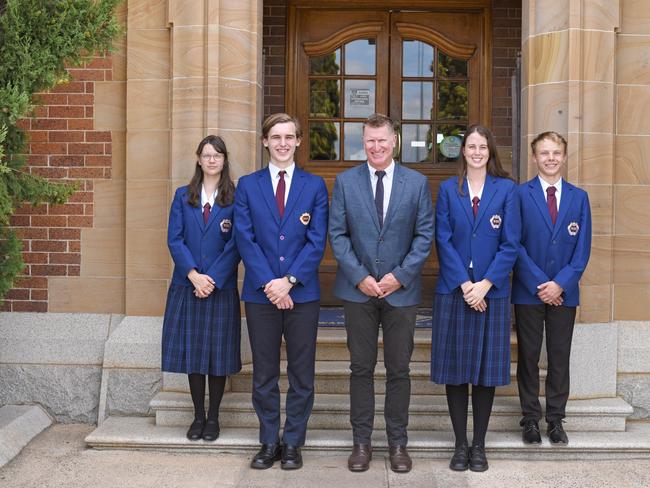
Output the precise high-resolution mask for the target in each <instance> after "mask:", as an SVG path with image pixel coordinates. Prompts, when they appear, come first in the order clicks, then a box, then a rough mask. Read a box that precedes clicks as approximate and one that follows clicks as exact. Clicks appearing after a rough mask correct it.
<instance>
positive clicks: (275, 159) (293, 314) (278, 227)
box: [235, 114, 328, 469]
mask: <svg viewBox="0 0 650 488" xmlns="http://www.w3.org/2000/svg"><path fill="white" fill-rule="evenodd" d="M301 135H302V133H301V130H300V125H299V124H298V121H297V120H296V119H294V118H293V117H291V116H289V115H287V114H274V115H271V116H269V117H268V118H267V119H266V120H265V121H264V124H263V126H262V142H263V143H264V146H265V147H266V148H267V150H268V152H269V155H270V162H269V167H268V168H265V169H262V170H260V171H257V172H255V173H252V174H250V175H248V176H244V177H243V178H241V179H240V180H239V184H238V185H237V191H236V193H235V236H236V239H237V247H238V249H239V252H240V254H241V257H242V261H243V262H244V266H245V268H246V274H245V276H244V286H243V291H242V299H243V300H244V302H246V303H245V307H246V319H247V324H248V335H249V337H250V343H251V349H252V352H253V406H254V408H255V412H256V413H257V416H258V418H259V421H260V442H261V443H262V446H261V448H260V450H259V452H258V453H257V454H256V455H255V457H254V458H253V460H252V462H251V467H252V468H255V469H266V468H270V467H271V466H272V465H273V463H274V461H277V460H279V459H282V466H281V467H282V469H299V468H301V467H302V457H301V454H300V449H299V448H300V446H302V445H303V444H304V442H305V434H306V431H307V421H308V420H309V416H310V415H311V410H312V406H313V403H314V372H315V371H314V370H315V360H316V333H317V329H318V313H319V310H320V287H319V283H318V266H319V264H320V261H321V259H322V258H323V253H324V251H325V242H326V239H327V214H328V206H327V188H326V186H325V182H324V181H323V179H322V178H320V177H318V176H315V175H312V174H310V173H307V172H305V171H302V170H300V169H299V168H298V167H297V166H296V164H295V163H294V160H293V157H294V154H295V151H296V147H297V146H298V145H299V144H300V138H301ZM283 336H284V340H285V342H286V348H287V363H288V364H287V375H288V377H289V391H288V392H287V398H286V420H285V423H284V430H283V435H282V442H280V437H279V431H280V389H279V387H278V380H279V378H280V346H281V342H282V337H283Z"/></svg>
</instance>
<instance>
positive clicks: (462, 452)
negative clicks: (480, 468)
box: [449, 442, 469, 471]
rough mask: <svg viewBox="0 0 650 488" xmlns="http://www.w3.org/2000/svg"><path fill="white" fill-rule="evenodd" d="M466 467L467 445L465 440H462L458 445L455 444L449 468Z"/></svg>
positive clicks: (460, 469) (455, 469)
mask: <svg viewBox="0 0 650 488" xmlns="http://www.w3.org/2000/svg"><path fill="white" fill-rule="evenodd" d="M467 468H469V447H467V442H463V443H462V444H461V445H460V446H456V450H455V451H454V455H453V456H452V457H451V461H449V469H453V470H454V471H466V470H467Z"/></svg>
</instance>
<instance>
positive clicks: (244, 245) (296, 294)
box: [235, 166, 328, 304]
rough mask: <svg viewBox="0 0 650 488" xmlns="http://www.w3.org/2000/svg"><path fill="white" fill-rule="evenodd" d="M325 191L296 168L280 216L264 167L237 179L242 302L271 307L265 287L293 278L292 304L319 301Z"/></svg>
mask: <svg viewBox="0 0 650 488" xmlns="http://www.w3.org/2000/svg"><path fill="white" fill-rule="evenodd" d="M327 201H328V197H327V187H326V186H325V182H324V181H323V179H322V178H321V177H320V176H316V175H313V174H311V173H307V172H306V171H303V170H301V169H300V168H298V167H297V166H296V168H295V170H294V173H293V179H292V181H291V186H290V187H289V196H288V198H287V204H286V206H285V210H284V216H283V217H282V218H280V212H279V211H278V206H277V203H276V201H275V196H274V194H273V184H272V182H271V173H270V172H269V169H268V168H264V169H261V170H259V171H256V172H255V173H251V174H250V175H247V176H244V177H242V178H240V179H239V183H238V184H237V191H236V192H235V235H236V237H237V246H238V248H239V253H240V254H241V257H242V260H243V262H244V267H245V274H244V286H243V290H242V300H244V301H247V302H253V303H266V304H268V303H271V302H270V301H269V300H268V298H266V295H265V294H264V286H265V285H266V284H267V283H268V282H269V281H271V280H273V279H275V278H281V277H283V276H286V275H287V274H291V275H293V276H295V277H296V278H297V279H298V284H296V285H295V286H294V287H293V288H292V289H291V291H290V292H289V295H290V296H291V299H292V300H293V301H294V303H307V302H312V301H315V300H319V299H320V285H319V283H318V266H319V265H320V262H321V259H323V254H324V253H325V242H326V240H327V215H328V204H327Z"/></svg>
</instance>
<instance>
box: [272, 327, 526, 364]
mask: <svg viewBox="0 0 650 488" xmlns="http://www.w3.org/2000/svg"><path fill="white" fill-rule="evenodd" d="M346 341H347V336H346V333H345V329H343V328H340V327H321V328H319V329H318V346H317V348H316V360H317V361H349V360H350V353H349V352H348V347H347V343H346ZM383 348H384V342H383V339H382V334H381V331H380V333H379V351H378V357H379V360H380V361H381V360H382V358H383V357H384V349H383ZM281 354H282V359H286V350H285V348H284V344H283V346H282V351H281ZM510 355H511V359H512V361H513V362H514V361H517V336H516V334H515V333H514V331H513V332H512V334H511V336H510ZM411 361H413V362H430V361H431V329H416V330H415V335H414V348H413V355H412V356H411Z"/></svg>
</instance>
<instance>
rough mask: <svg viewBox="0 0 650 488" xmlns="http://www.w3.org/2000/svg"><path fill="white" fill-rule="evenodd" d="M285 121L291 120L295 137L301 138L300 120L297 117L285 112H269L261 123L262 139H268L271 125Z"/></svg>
mask: <svg viewBox="0 0 650 488" xmlns="http://www.w3.org/2000/svg"><path fill="white" fill-rule="evenodd" d="M287 122H293V125H295V126H296V137H297V138H298V139H302V128H301V127H300V122H298V119H297V118H295V117H292V116H291V115H289V114H285V113H277V114H271V115H269V116H268V117H267V118H266V119H265V120H264V122H263V123H262V139H268V137H269V132H271V129H272V128H273V126H276V125H278V124H284V123H287Z"/></svg>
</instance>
